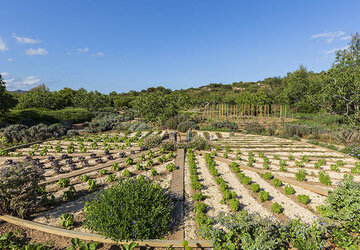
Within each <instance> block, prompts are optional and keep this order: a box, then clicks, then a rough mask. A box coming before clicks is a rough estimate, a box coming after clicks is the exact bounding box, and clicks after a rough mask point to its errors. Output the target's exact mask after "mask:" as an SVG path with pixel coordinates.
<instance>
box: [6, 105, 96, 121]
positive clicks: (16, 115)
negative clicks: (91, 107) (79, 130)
mask: <svg viewBox="0 0 360 250" xmlns="http://www.w3.org/2000/svg"><path fill="white" fill-rule="evenodd" d="M93 117H94V115H93V114H92V113H91V112H89V111H87V110H86V109H82V108H66V109H60V110H48V109H20V110H12V111H11V113H10V115H9V118H8V119H9V120H10V121H11V122H13V123H14V122H18V121H19V120H21V119H32V120H34V121H35V122H50V123H56V122H60V121H70V122H71V123H82V122H86V121H90V120H91V119H92V118H93Z"/></svg>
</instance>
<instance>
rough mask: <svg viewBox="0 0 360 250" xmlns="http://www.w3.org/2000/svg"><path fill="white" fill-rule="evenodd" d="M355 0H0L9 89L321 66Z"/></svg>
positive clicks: (104, 86)
mask: <svg viewBox="0 0 360 250" xmlns="http://www.w3.org/2000/svg"><path fill="white" fill-rule="evenodd" d="M359 10H360V1H358V0H356V1H355V0H348V1H335V0H318V1H312V0H291V1H290V0H286V1H285V0H276V1H275V0H263V1H250V0H249V1H240V0H237V1H227V0H217V1H214V0H181V1H180V0H143V1H138V0H128V1H123V0H106V1H100V0H81V1H80V0H76V1H74V0H61V1H49V0H42V1H38V0H32V1H29V0H22V1H20V0H0V17H1V21H0V73H2V75H3V77H4V79H5V80H6V82H7V88H8V89H9V90H14V89H24V90H26V89H29V88H32V87H34V86H36V85H38V84H42V83H44V84H46V85H47V86H48V87H49V88H50V89H51V90H59V89H61V88H63V87H71V88H74V89H78V88H86V89H87V90H98V91H100V92H103V93H109V92H111V91H116V92H127V91H129V90H141V89H144V88H148V87H151V86H159V85H161V86H164V87H167V88H171V89H182V88H189V87H198V86H201V85H205V84H208V83H213V82H216V83H220V82H221V83H232V82H234V81H257V80H262V79H264V78H266V77H271V76H284V75H286V73H287V72H291V71H294V70H296V69H297V68H298V67H299V65H301V64H302V65H304V66H306V67H307V68H308V69H309V70H312V71H315V72H319V71H321V70H327V69H328V68H329V67H330V66H331V64H332V62H333V60H334V56H335V53H334V51H335V50H336V49H340V48H344V47H345V46H346V45H347V44H348V43H349V38H350V35H351V34H354V33H355V32H357V31H360V15H359V14H358V13H359Z"/></svg>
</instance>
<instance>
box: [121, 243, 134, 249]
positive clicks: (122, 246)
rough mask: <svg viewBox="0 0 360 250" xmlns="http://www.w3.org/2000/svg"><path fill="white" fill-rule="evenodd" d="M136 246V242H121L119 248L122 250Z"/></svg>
mask: <svg viewBox="0 0 360 250" xmlns="http://www.w3.org/2000/svg"><path fill="white" fill-rule="evenodd" d="M137 246H138V243H136V242H131V243H130V244H122V245H121V248H122V250H133V249H135V248H136V247H137Z"/></svg>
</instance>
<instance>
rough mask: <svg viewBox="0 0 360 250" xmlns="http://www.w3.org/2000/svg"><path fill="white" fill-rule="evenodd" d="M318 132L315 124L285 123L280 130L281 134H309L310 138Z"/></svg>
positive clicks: (300, 135) (314, 136)
mask: <svg viewBox="0 0 360 250" xmlns="http://www.w3.org/2000/svg"><path fill="white" fill-rule="evenodd" d="M319 132H320V128H319V127H318V126H316V125H303V124H285V125H284V127H283V128H282V130H281V135H283V136H287V137H299V138H301V137H305V136H311V137H312V138H316V137H317V135H318V134H319ZM323 132H324V131H323Z"/></svg>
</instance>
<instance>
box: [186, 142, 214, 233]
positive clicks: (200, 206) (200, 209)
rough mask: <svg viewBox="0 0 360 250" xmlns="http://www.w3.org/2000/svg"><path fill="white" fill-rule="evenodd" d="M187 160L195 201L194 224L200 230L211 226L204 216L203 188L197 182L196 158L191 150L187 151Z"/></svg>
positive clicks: (204, 197)
mask: <svg viewBox="0 0 360 250" xmlns="http://www.w3.org/2000/svg"><path fill="white" fill-rule="evenodd" d="M187 158H188V162H189V169H190V181H191V190H192V199H193V201H195V205H194V212H195V222H196V224H197V226H198V228H199V229H200V228H201V227H203V226H208V225H210V224H211V221H210V219H209V218H208V216H207V215H206V212H207V211H206V209H207V206H206V204H205V203H204V202H202V201H204V200H205V199H207V198H208V197H206V196H205V195H204V194H203V193H202V192H201V189H202V188H203V186H202V184H201V182H200V181H199V175H198V171H197V168H198V167H197V165H196V157H195V155H194V153H193V151H192V149H188V150H187Z"/></svg>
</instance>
